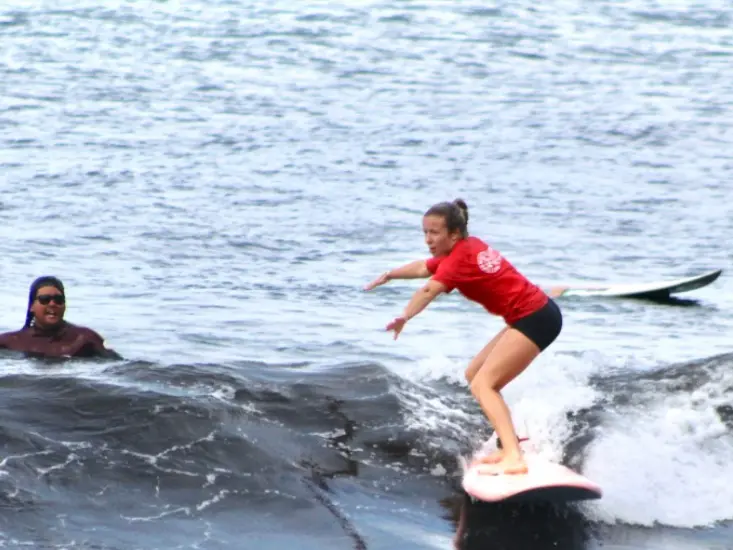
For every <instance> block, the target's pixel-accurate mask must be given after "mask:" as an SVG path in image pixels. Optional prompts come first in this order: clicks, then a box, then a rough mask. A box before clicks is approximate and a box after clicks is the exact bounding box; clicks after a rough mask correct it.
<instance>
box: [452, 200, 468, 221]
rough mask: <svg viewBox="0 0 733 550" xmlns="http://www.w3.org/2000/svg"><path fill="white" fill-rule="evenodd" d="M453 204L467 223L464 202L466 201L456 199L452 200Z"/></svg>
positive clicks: (466, 210) (466, 207)
mask: <svg viewBox="0 0 733 550" xmlns="http://www.w3.org/2000/svg"><path fill="white" fill-rule="evenodd" d="M453 204H455V205H456V206H457V207H458V208H459V209H460V210H461V213H462V214H463V217H464V219H465V220H466V223H468V205H467V204H466V201H464V200H463V199H456V200H454V201H453Z"/></svg>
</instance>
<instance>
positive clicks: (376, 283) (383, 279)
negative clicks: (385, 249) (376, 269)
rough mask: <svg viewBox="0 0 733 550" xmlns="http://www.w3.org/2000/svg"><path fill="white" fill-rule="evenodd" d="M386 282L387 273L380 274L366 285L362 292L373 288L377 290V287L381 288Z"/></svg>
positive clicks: (387, 278)
mask: <svg viewBox="0 0 733 550" xmlns="http://www.w3.org/2000/svg"><path fill="white" fill-rule="evenodd" d="M388 282H389V271H387V272H385V273H382V274H381V275H380V276H379V277H377V278H376V279H374V280H373V281H372V282H371V283H369V284H368V285H366V286H365V287H364V290H372V289H373V288H377V287H378V286H381V285H383V284H386V283H388Z"/></svg>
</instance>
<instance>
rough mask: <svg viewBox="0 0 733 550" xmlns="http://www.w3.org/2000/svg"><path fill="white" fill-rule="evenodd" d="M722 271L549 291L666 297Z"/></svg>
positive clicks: (702, 283) (703, 283) (699, 284)
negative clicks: (644, 281) (641, 282)
mask: <svg viewBox="0 0 733 550" xmlns="http://www.w3.org/2000/svg"><path fill="white" fill-rule="evenodd" d="M722 272H723V270H722V269H716V270H714V271H708V272H707V273H702V274H700V275H695V276H693V277H685V278H683V279H676V280H672V281H662V282H657V283H644V284H616V285H606V286H584V285H578V286H558V287H554V288H551V289H549V291H548V293H549V294H550V296H552V297H555V298H557V297H564V296H606V297H612V298H649V299H665V298H669V297H670V296H671V295H672V294H677V293H680V292H689V291H691V290H697V289H699V288H702V287H704V286H707V285H709V284H711V283H713V282H714V281H715V280H716V279H717V278H718V277H720V274H721V273H722Z"/></svg>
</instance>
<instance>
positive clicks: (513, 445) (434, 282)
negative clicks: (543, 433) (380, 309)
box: [365, 199, 562, 475]
mask: <svg viewBox="0 0 733 550" xmlns="http://www.w3.org/2000/svg"><path fill="white" fill-rule="evenodd" d="M422 225H423V232H424V234H425V243H426V244H427V245H428V248H429V250H430V253H431V254H432V257H431V258H430V259H428V260H417V261H414V262H411V263H409V264H406V265H403V266H402V267H398V268H396V269H393V270H391V271H388V272H386V273H383V274H382V275H380V276H379V277H378V278H377V279H376V280H374V281H373V282H372V283H370V284H368V285H367V286H366V287H365V289H366V290H371V289H373V288H376V287H378V286H380V285H383V284H385V283H387V282H389V281H391V280H392V279H417V278H427V277H430V280H429V281H428V282H427V283H426V284H425V285H424V286H423V287H422V288H420V289H419V290H417V291H416V292H415V294H414V295H413V297H412V299H411V300H410V302H409V303H408V304H407V307H406V308H405V310H404V312H403V313H402V315H401V316H400V317H397V318H396V319H394V320H393V321H392V322H390V323H389V324H388V325H387V330H389V331H392V332H394V338H395V339H397V337H398V336H399V335H400V333H401V332H402V329H404V327H405V324H406V323H407V322H408V321H409V320H410V319H412V318H413V317H415V316H416V315H417V314H418V313H420V312H421V311H422V310H423V309H425V307H427V305H428V304H430V302H432V301H433V299H434V298H435V297H436V296H438V295H439V294H442V293H444V292H445V293H448V292H451V291H452V290H454V289H458V291H459V292H460V293H461V294H463V295H464V296H465V297H466V298H468V299H469V300H472V301H474V302H477V303H479V304H481V305H482V306H483V307H484V308H485V309H486V310H487V311H488V312H489V313H491V314H494V315H498V316H501V317H502V318H503V319H504V321H505V322H506V326H505V327H504V328H503V329H502V330H500V331H499V333H498V334H497V335H496V336H494V337H493V338H492V339H491V341H490V342H489V343H488V344H486V346H484V348H483V349H482V350H481V351H480V352H479V353H478V355H476V357H474V358H473V360H472V361H471V362H470V363H469V365H468V368H467V369H466V380H467V381H468V383H469V385H470V388H471V393H472V394H473V396H474V397H475V398H476V400H477V401H478V403H479V404H480V406H481V409H482V410H483V412H484V414H485V415H486V417H487V418H488V420H489V422H490V423H491V424H492V426H493V427H494V430H495V431H496V434H497V436H498V438H499V441H500V442H501V447H500V448H498V449H497V451H496V452H494V453H492V454H490V455H488V456H486V457H483V458H481V459H479V461H478V462H480V463H485V464H490V465H491V466H489V467H482V471H484V472H485V473H489V474H494V475H497V474H523V473H526V472H527V464H526V462H525V460H524V457H523V456H522V452H521V449H520V448H519V440H518V438H517V434H516V431H515V429H514V425H513V423H512V418H511V413H510V412H509V409H508V407H507V405H506V403H505V401H504V399H503V398H502V396H501V393H500V392H501V390H502V388H504V386H506V385H507V384H508V383H509V382H511V381H512V380H513V379H514V378H516V377H517V376H518V375H519V374H520V373H522V371H524V370H525V369H526V368H527V367H528V366H529V364H530V363H531V362H532V361H533V360H534V359H535V358H536V357H537V356H538V355H539V354H540V353H541V352H542V351H543V350H545V349H546V348H547V346H549V345H550V344H551V343H552V342H553V341H554V340H555V338H557V336H558V334H560V330H561V329H562V313H561V312H560V308H559V307H558V306H557V304H556V303H555V302H554V301H553V300H552V299H551V298H550V297H548V296H547V294H545V293H544V292H543V291H542V289H540V288H539V287H537V286H536V285H534V284H532V283H531V282H530V281H529V280H527V279H526V278H525V277H524V276H523V275H522V274H521V273H519V271H517V269H516V268H515V267H514V266H513V265H512V264H510V263H509V262H508V261H507V260H506V259H505V258H504V257H503V256H502V255H501V254H499V252H497V251H496V250H494V249H493V248H492V247H491V246H489V245H488V244H486V243H485V242H484V241H482V240H481V239H479V238H477V237H473V236H469V235H468V207H467V206H466V203H465V202H464V201H463V200H461V199H457V200H455V201H453V202H441V203H438V204H436V205H434V206H432V207H431V208H430V209H429V210H428V211H427V212H426V213H425V215H424V216H423V221H422Z"/></svg>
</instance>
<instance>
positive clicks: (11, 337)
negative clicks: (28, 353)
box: [0, 328, 28, 342]
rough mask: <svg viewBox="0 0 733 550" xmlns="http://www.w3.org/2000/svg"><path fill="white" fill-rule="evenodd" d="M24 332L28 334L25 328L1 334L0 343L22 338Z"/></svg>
mask: <svg viewBox="0 0 733 550" xmlns="http://www.w3.org/2000/svg"><path fill="white" fill-rule="evenodd" d="M26 332H28V329H27V328H22V329H20V330H13V331H11V332H3V333H2V334H0V342H6V341H9V340H15V339H16V338H18V337H19V336H22V335H23V334H25V333H26Z"/></svg>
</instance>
